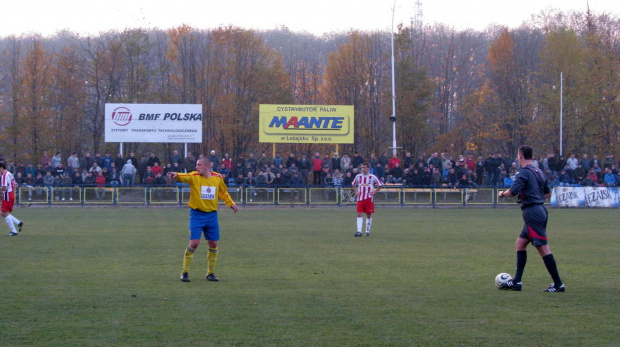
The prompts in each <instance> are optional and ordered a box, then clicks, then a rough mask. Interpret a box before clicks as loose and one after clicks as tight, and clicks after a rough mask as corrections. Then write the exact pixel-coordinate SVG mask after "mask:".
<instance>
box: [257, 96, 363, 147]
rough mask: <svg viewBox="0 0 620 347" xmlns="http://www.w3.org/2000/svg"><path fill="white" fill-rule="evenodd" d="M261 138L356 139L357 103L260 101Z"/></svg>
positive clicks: (276, 140)
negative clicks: (267, 102) (324, 103)
mask: <svg viewBox="0 0 620 347" xmlns="http://www.w3.org/2000/svg"><path fill="white" fill-rule="evenodd" d="M258 113H259V137H258V139H259V141H260V142H271V143H353V141H354V119H353V117H354V110H353V106H342V105H269V104H265V105H260V106H259V112H258Z"/></svg>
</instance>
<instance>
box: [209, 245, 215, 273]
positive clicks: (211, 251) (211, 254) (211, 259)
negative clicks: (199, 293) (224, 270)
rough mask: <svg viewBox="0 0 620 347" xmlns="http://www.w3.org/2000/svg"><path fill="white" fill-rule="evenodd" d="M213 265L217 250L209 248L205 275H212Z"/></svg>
mask: <svg viewBox="0 0 620 347" xmlns="http://www.w3.org/2000/svg"><path fill="white" fill-rule="evenodd" d="M215 263H217V248H211V247H209V252H207V275H209V274H212V273H213V270H214V269H215Z"/></svg>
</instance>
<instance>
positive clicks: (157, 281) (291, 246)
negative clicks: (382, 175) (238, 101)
mask: <svg viewBox="0 0 620 347" xmlns="http://www.w3.org/2000/svg"><path fill="white" fill-rule="evenodd" d="M14 215H15V216H16V217H18V218H20V219H22V220H23V221H24V222H25V228H24V231H23V232H22V233H21V234H20V236H18V237H5V236H1V237H2V238H1V239H0V261H1V268H0V288H2V294H1V296H2V299H0V346H184V345H203V346H412V345H416V346H449V345H459V346H481V345H488V346H498V345H523V346H552V345H555V346H569V345H574V346H597V345H618V344H620V329H619V327H620V314H619V312H620V305H619V300H618V298H620V290H619V288H620V276H619V275H620V218H619V217H620V211H619V210H617V209H614V210H610V209H600V210H598V209H596V210H595V209H563V210H557V209H550V221H549V226H548V232H549V236H550V246H551V250H552V252H553V253H554V255H555V258H556V260H557V262H558V266H559V270H560V274H561V275H562V277H563V279H564V282H565V283H566V287H567V292H566V293H543V292H541V290H542V289H543V288H546V287H547V286H548V285H549V283H550V282H551V280H550V278H549V275H548V274H547V271H546V270H545V267H544V265H543V262H542V260H541V259H540V256H539V255H538V254H537V253H536V251H535V249H533V248H530V249H529V252H528V256H529V257H528V263H527V266H526V269H525V276H524V278H523V283H524V289H523V291H522V292H508V291H499V290H497V289H495V287H494V283H493V280H494V278H495V275H496V274H498V273H500V272H509V273H511V274H514V266H515V264H514V263H515V252H514V241H515V238H516V237H517V235H518V232H519V230H520V229H521V226H522V224H521V223H522V221H521V215H520V210H518V209H444V210H439V209H394V208H389V209H382V208H378V210H377V213H376V214H375V216H374V219H373V230H372V234H371V237H362V238H355V237H353V234H354V232H355V211H354V210H353V209H352V208H331V209H330V208H296V209H293V208H258V209H242V210H240V211H239V213H237V214H236V215H235V214H233V213H232V211H231V210H229V209H222V210H221V211H220V214H219V215H220V224H221V229H222V230H221V236H222V239H221V241H220V247H219V249H220V252H219V258H218V263H217V267H216V274H217V275H218V277H219V278H220V282H217V283H214V282H207V281H206V280H205V278H204V277H205V272H206V249H207V247H206V242H204V241H203V242H202V243H201V245H200V247H199V249H198V251H197V252H196V255H195V257H194V261H193V263H192V266H191V269H190V278H191V280H192V281H191V283H182V282H181V281H179V274H180V270H181V262H182V254H183V251H184V248H185V246H186V245H187V219H188V211H187V209H186V208H169V209H168V208H107V209H104V208H101V209H100V208H71V209H59V208H51V209H48V208H37V209H34V208H16V210H15V211H14ZM2 225H4V223H2ZM0 230H2V231H8V228H7V227H6V226H5V227H3V228H2V229H0ZM4 233H5V232H4ZM4 233H3V234H4Z"/></svg>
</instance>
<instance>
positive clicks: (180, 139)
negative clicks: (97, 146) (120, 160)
mask: <svg viewBox="0 0 620 347" xmlns="http://www.w3.org/2000/svg"><path fill="white" fill-rule="evenodd" d="M105 142H172V143H201V142H202V105H193V104H192V105H187V104H105Z"/></svg>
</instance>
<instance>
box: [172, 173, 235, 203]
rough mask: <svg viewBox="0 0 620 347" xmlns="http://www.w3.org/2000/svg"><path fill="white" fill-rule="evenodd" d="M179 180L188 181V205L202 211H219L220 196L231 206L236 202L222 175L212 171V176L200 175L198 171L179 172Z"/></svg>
mask: <svg viewBox="0 0 620 347" xmlns="http://www.w3.org/2000/svg"><path fill="white" fill-rule="evenodd" d="M176 180H177V181H178V182H182V183H187V184H189V187H190V194H189V202H188V203H187V205H188V206H189V207H191V208H193V209H195V210H200V211H202V212H213V211H217V202H218V198H219V199H221V200H222V201H224V202H225V203H226V206H228V207H230V206H232V205H233V204H234V202H233V199H232V197H231V196H230V194H228V187H226V184H225V183H224V179H222V175H220V174H219V173H217V172H213V171H211V177H209V178H206V177H203V176H200V174H198V172H197V171H192V172H189V173H179V174H177V178H176Z"/></svg>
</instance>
